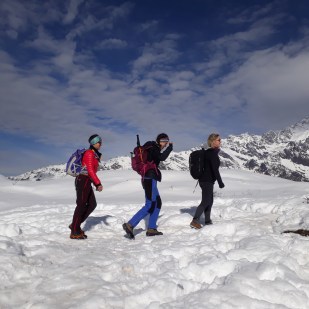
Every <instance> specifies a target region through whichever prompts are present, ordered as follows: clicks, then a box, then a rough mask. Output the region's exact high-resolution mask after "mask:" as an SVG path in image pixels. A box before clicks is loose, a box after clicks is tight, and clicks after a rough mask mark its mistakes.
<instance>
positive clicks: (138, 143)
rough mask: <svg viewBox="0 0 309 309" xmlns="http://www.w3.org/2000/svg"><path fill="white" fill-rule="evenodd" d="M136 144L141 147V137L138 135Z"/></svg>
mask: <svg viewBox="0 0 309 309" xmlns="http://www.w3.org/2000/svg"><path fill="white" fill-rule="evenodd" d="M136 144H137V146H138V147H139V146H140V145H141V143H140V141H139V135H138V134H137V135H136Z"/></svg>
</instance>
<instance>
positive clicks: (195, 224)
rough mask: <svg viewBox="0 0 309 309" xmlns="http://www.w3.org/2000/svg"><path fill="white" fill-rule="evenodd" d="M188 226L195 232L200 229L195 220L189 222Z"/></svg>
mask: <svg viewBox="0 0 309 309" xmlns="http://www.w3.org/2000/svg"><path fill="white" fill-rule="evenodd" d="M190 226H191V227H192V228H193V229H196V230H199V229H201V228H202V226H201V224H200V223H199V222H198V221H197V220H194V219H193V220H192V221H191V223H190Z"/></svg>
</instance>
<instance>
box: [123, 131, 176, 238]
mask: <svg viewBox="0 0 309 309" xmlns="http://www.w3.org/2000/svg"><path fill="white" fill-rule="evenodd" d="M147 146H150V148H148V156H147V161H149V162H151V161H153V162H154V163H155V165H156V168H155V169H149V170H148V171H147V172H146V174H145V176H144V177H143V178H142V185H143V188H144V191H145V198H146V202H145V206H144V207H142V208H141V209H140V210H139V211H138V212H137V213H136V214H135V215H134V216H133V217H132V218H131V220H130V221H128V222H127V223H124V224H123V225H122V227H123V229H124V230H125V232H126V233H127V236H128V237H129V238H134V234H133V229H134V228H135V227H136V226H137V224H138V223H139V222H140V221H141V220H142V219H144V218H145V217H146V216H147V215H149V223H148V229H147V232H146V236H156V235H163V233H162V232H159V231H158V230H157V219H158V217H159V213H160V210H161V205H162V202H161V197H160V194H159V191H158V188H157V182H158V181H161V179H162V176H161V172H160V170H159V163H160V161H164V160H166V159H167V157H168V156H169V154H170V153H171V151H172V150H173V144H172V143H170V141H169V137H168V135H167V134H165V133H161V134H159V135H158V136H157V139H156V141H153V142H147V143H146V144H144V146H143V147H147ZM164 148H165V149H164ZM163 149H164V150H163ZM162 150H163V151H162ZM161 151H162V152H161Z"/></svg>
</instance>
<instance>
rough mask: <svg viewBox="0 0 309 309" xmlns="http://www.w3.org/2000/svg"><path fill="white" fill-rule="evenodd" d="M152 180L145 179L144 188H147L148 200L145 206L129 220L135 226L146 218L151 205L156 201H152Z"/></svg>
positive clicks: (146, 196)
mask: <svg viewBox="0 0 309 309" xmlns="http://www.w3.org/2000/svg"><path fill="white" fill-rule="evenodd" d="M152 181H153V179H144V181H143V188H144V190H145V198H146V202H145V205H144V207H142V208H141V209H140V210H139V211H138V212H137V213H136V214H135V215H134V216H133V217H132V218H131V220H129V222H128V223H129V224H130V225H131V226H132V227H133V228H134V227H135V226H137V225H138V223H139V222H140V221H141V220H142V219H144V218H145V217H146V216H147V215H148V214H149V210H150V209H151V207H154V206H153V204H155V203H156V201H152Z"/></svg>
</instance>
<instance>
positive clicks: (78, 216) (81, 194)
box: [72, 176, 92, 234]
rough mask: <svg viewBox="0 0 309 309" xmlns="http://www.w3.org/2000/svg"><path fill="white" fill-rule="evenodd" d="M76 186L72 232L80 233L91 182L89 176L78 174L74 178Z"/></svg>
mask: <svg viewBox="0 0 309 309" xmlns="http://www.w3.org/2000/svg"><path fill="white" fill-rule="evenodd" d="M75 187H76V208H75V211H74V215H73V220H72V233H73V234H80V233H81V227H80V225H81V223H82V218H83V214H84V211H85V207H86V204H87V198H88V196H89V192H90V190H92V188H91V183H90V179H89V177H85V176H78V177H76V179H75Z"/></svg>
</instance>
